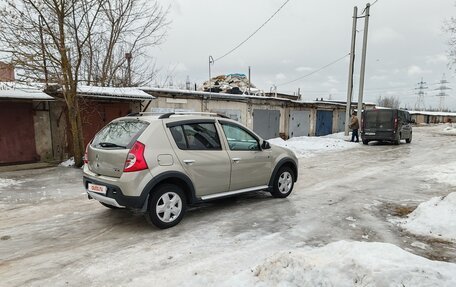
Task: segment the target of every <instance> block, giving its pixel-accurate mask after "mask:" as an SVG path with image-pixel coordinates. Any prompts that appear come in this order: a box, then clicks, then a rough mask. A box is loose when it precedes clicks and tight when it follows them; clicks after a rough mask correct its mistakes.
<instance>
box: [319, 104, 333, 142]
mask: <svg viewBox="0 0 456 287" xmlns="http://www.w3.org/2000/svg"><path fill="white" fill-rule="evenodd" d="M332 121H333V112H332V111H322V110H317V129H316V132H315V135H316V136H317V137H319V136H325V135H329V134H331V133H332Z"/></svg>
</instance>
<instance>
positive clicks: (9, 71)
mask: <svg viewBox="0 0 456 287" xmlns="http://www.w3.org/2000/svg"><path fill="white" fill-rule="evenodd" d="M0 82H14V66H13V65H12V64H7V63H4V62H1V61H0Z"/></svg>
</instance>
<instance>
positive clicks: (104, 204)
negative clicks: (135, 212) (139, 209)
mask: <svg viewBox="0 0 456 287" xmlns="http://www.w3.org/2000/svg"><path fill="white" fill-rule="evenodd" d="M100 203H101V205H103V206H104V207H107V208H110V209H122V208H120V207H117V206H114V205H110V204H107V203H104V202H101V201H100Z"/></svg>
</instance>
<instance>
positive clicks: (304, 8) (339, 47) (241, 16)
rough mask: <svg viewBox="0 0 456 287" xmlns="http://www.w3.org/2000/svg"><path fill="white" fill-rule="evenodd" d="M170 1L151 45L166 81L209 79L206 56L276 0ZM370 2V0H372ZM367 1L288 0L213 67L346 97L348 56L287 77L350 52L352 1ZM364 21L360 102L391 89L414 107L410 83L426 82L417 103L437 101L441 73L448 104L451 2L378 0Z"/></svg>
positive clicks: (228, 44)
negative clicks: (156, 43)
mask: <svg viewBox="0 0 456 287" xmlns="http://www.w3.org/2000/svg"><path fill="white" fill-rule="evenodd" d="M160 2H161V3H163V5H165V6H166V5H169V6H170V14H169V19H170V20H171V21H172V23H171V25H170V29H169V32H168V37H167V39H166V42H164V43H163V44H162V45H161V46H160V47H158V48H155V49H154V50H153V51H152V53H153V56H154V57H155V58H156V61H157V64H158V66H159V67H160V68H161V77H160V81H161V83H162V82H163V81H164V78H165V77H164V75H167V74H172V75H173V83H174V84H176V83H184V82H185V81H186V78H187V76H188V77H189V78H190V81H191V82H192V83H197V84H198V85H200V84H201V83H202V82H203V81H205V80H207V78H208V57H209V55H211V56H213V57H214V58H218V57H220V56H222V55H223V54H225V53H226V52H228V51H229V50H231V49H232V48H233V47H235V46H236V45H237V44H239V43H240V42H241V41H243V40H244V39H245V38H246V37H247V36H249V35H250V34H251V33H252V32H253V31H255V30H256V29H257V28H258V27H259V26H260V25H261V24H263V23H264V21H266V19H268V18H269V17H270V16H271V15H272V14H273V13H274V12H275V11H276V10H277V9H278V8H279V7H280V6H281V5H282V4H283V3H284V2H285V0H248V1H246V0H230V1H221V0H192V1H188V0H186V1H184V0H162V1H160ZM373 2H374V1H372V3H373ZM366 3H367V2H366V1H354V0H291V1H290V2H289V3H288V4H287V5H286V6H285V7H284V8H283V9H282V10H281V11H280V12H279V13H278V14H277V15H276V16H275V17H274V18H273V19H272V20H271V21H270V22H269V23H268V24H267V25H266V26H265V27H263V28H262V29H261V30H260V31H259V32H258V33H257V34H256V35H255V36H253V38H251V39H250V40H249V41H248V42H247V43H245V44H244V45H243V46H241V47H240V48H239V49H237V50H236V51H235V52H234V53H232V54H230V55H229V56H227V57H225V58H223V59H221V60H219V61H217V62H216V63H215V65H214V66H213V67H212V71H213V72H212V74H213V75H219V74H229V73H245V74H247V71H248V66H251V69H252V83H253V84H255V85H256V86H257V87H258V88H260V89H262V90H265V91H269V90H270V88H271V87H272V85H277V86H278V92H285V93H293V92H296V91H297V90H298V88H300V89H301V93H302V94H303V98H304V99H307V100H313V99H315V98H317V97H318V98H321V97H323V98H325V99H327V98H328V97H329V95H331V98H332V99H336V100H345V99H346V95H347V82H348V62H349V58H348V57H346V58H345V59H344V60H342V61H340V62H338V63H337V64H334V65H332V66H331V67H329V68H327V69H324V70H322V71H320V72H318V73H315V74H313V75H312V76H309V77H306V78H304V79H302V80H300V81H296V82H294V83H292V84H289V85H280V84H281V83H285V82H288V81H291V80H294V79H296V78H298V77H300V76H303V75H306V74H308V73H310V72H312V71H314V70H316V69H318V68H320V67H322V66H324V65H326V64H328V63H330V62H333V61H334V60H336V59H339V58H341V57H343V56H344V55H346V54H347V53H349V50H350V37H351V26H352V15H353V7H354V6H358V8H359V13H361V12H362V10H363V9H364V7H365V5H366ZM370 14H371V17H370V21H369V36H368V51H367V66H366V81H365V89H366V91H365V100H366V101H371V102H375V101H376V100H377V98H378V97H379V96H381V95H395V96H397V97H398V98H399V100H400V102H401V106H407V107H408V108H413V107H414V105H415V103H416V101H417V96H416V95H415V93H416V90H415V88H416V87H417V83H418V82H419V81H420V80H421V78H423V80H424V81H425V82H427V85H428V87H429V89H427V94H426V96H425V105H426V107H434V108H438V106H439V99H438V97H437V96H435V95H436V94H437V92H436V91H434V89H436V88H437V87H438V84H437V83H438V82H439V81H440V80H441V79H442V75H443V74H444V73H445V74H446V79H447V80H448V81H449V82H450V84H449V86H450V87H452V88H453V89H452V90H449V91H447V93H448V94H449V96H448V97H447V98H446V99H445V104H446V107H448V108H451V109H453V110H456V77H455V74H454V72H453V71H451V70H449V68H448V62H449V60H448V56H447V51H448V46H447V44H446V42H447V40H448V35H447V34H446V33H445V32H444V31H443V26H444V21H445V20H446V19H449V18H450V17H452V16H456V7H455V1H454V0H434V1H429V0H378V1H377V2H376V3H375V4H374V5H373V6H372V7H371V13H370ZM363 29H364V20H363V19H360V20H358V30H359V33H357V50H356V64H355V65H356V70H355V87H354V97H355V98H357V96H358V80H359V66H360V62H361V44H362V36H363V35H362V33H363V31H362V30H363Z"/></svg>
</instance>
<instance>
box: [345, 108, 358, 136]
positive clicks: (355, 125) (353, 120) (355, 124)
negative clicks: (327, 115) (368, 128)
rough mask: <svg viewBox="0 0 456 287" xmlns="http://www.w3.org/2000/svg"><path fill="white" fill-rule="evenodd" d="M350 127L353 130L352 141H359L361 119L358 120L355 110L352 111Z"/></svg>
mask: <svg viewBox="0 0 456 287" xmlns="http://www.w3.org/2000/svg"><path fill="white" fill-rule="evenodd" d="M348 127H349V128H350V129H351V130H352V138H351V142H359V135H358V130H359V120H358V117H357V116H356V113H355V112H353V113H352V117H351V122H350V125H348ZM355 138H356V141H355Z"/></svg>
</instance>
